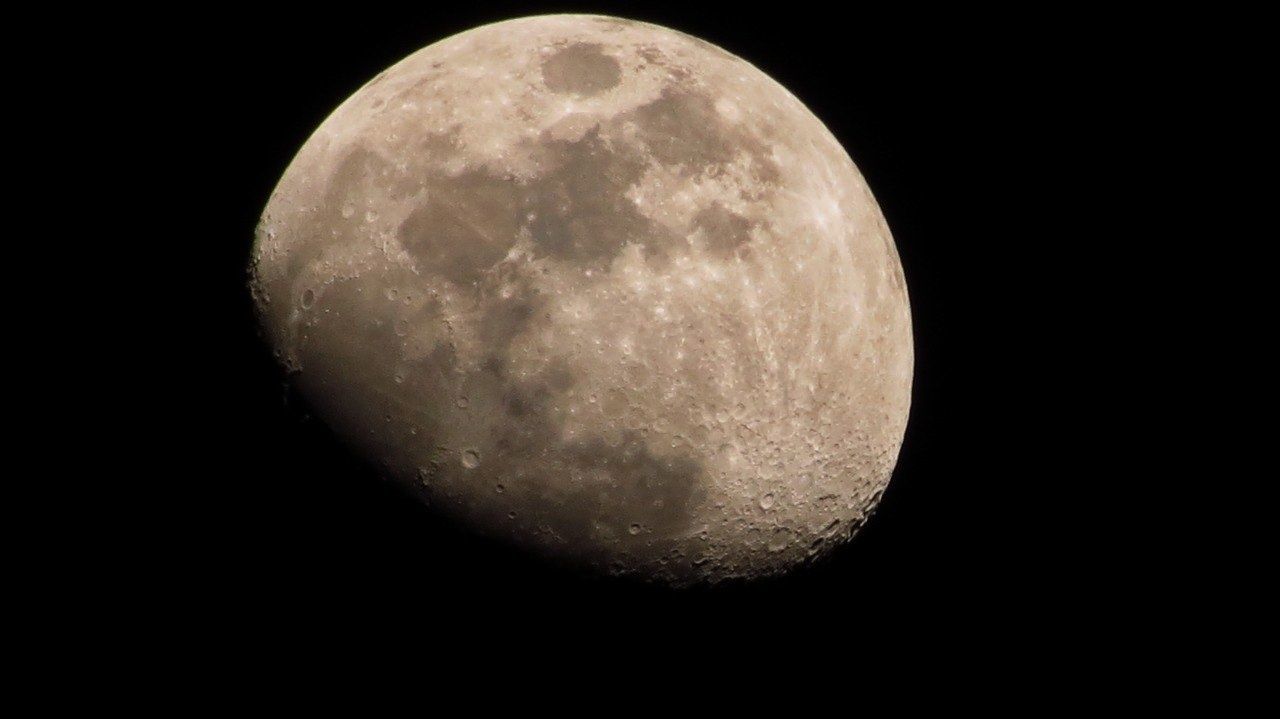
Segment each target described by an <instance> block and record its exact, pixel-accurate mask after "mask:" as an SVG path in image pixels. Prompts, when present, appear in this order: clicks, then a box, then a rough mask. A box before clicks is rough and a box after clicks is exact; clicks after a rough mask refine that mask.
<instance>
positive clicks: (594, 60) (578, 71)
mask: <svg viewBox="0 0 1280 719" xmlns="http://www.w3.org/2000/svg"><path fill="white" fill-rule="evenodd" d="M621 78H622V66H621V65H619V64H618V61H617V60H615V59H613V58H611V57H609V56H608V55H606V54H604V49H603V48H602V47H601V46H600V45H598V44H595V43H585V42H579V43H574V44H572V45H570V46H568V47H566V48H564V49H563V50H560V51H558V52H556V53H555V54H554V55H552V56H551V57H549V58H547V59H546V60H543V61H542V81H543V82H544V83H545V84H546V86H547V89H548V90H550V91H552V92H559V93H572V94H575V95H586V96H590V95H598V94H600V93H602V92H604V91H605V90H608V89H609V88H611V87H616V86H617V84H618V81H619V80H620V79H621Z"/></svg>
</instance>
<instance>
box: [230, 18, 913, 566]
mask: <svg viewBox="0 0 1280 719" xmlns="http://www.w3.org/2000/svg"><path fill="white" fill-rule="evenodd" d="M250 277H251V279H250V283H249V284H250V289H251V291H252V293H253V295H254V299H255V303H256V307H257V309H258V313H259V317H260V321H261V324H262V327H263V330H264V334H265V336H266V338H267V340H268V341H269V342H270V344H271V345H272V346H273V348H274V349H275V352H276V355H277V356H278V357H279V359H280V361H281V363H282V364H283V366H284V367H285V369H286V371H287V374H288V376H289V381H290V382H291V383H292V384H293V385H294V386H295V387H296V389H297V391H298V392H299V393H300V395H301V396H302V397H304V398H305V400H306V401H307V403H308V404H309V405H310V407H311V408H312V410H313V412H314V414H315V415H316V416H318V417H319V418H321V419H322V420H323V421H324V422H325V423H327V424H328V425H329V426H330V427H331V428H332V429H333V430H334V431H335V432H336V433H337V434H338V435H339V436H340V437H342V438H344V439H345V440H347V441H348V442H349V443H350V444H351V446H352V447H354V448H355V449H356V450H357V451H358V452H359V453H360V454H361V455H362V456H363V457H365V458H366V459H367V460H369V461H370V462H372V463H374V464H376V465H377V466H378V467H380V469H381V471H383V472H384V473H385V474H386V475H387V476H389V477H391V478H394V479H395V480H396V481H398V482H400V483H402V484H403V485H405V486H406V487H408V488H410V489H411V490H412V491H413V492H414V493H416V494H417V495H418V496H419V497H420V498H421V499H422V500H423V501H424V502H426V503H427V504H429V505H430V506H431V507H432V508H434V509H435V510H436V511H438V512H440V513H441V515H443V516H445V517H448V518H450V519H451V520H453V521H457V522H459V523H461V524H462V525H464V526H466V527H469V528H470V529H472V530H474V531H476V532H479V533H482V534H484V535H487V536H490V537H495V538H499V539H502V540H505V541H507V542H509V543H510V544H512V545H514V546H515V547H517V548H520V549H524V550H530V551H533V552H535V553H537V554H539V555H542V556H544V557H547V558H549V559H551V560H554V561H561V562H567V563H569V564H571V565H573V566H578V567H584V568H589V569H590V570H591V571H594V572H599V573H603V574H611V575H627V576H631V577H635V578H639V579H641V580H646V581H652V582H657V583H662V584H669V585H676V586H684V585H691V584H704V583H717V582H721V581H724V580H729V579H754V578H758V577H764V576H770V575H776V574H780V573H784V572H787V571H789V570H791V569H793V568H795V567H797V566H799V565H802V564H805V563H806V562H809V561H811V560H813V559H814V558H816V557H820V556H822V555H824V554H827V553H829V552H830V551H831V550H832V549H834V548H835V547H837V546H839V545H840V544H841V543H843V542H845V541H847V540H848V539H849V538H850V537H851V536H853V535H854V534H855V533H856V532H857V531H858V529H859V528H860V527H862V526H863V524H864V523H865V522H866V521H867V519H868V517H869V516H870V514H871V513H872V511H873V510H874V508H875V506H876V504H877V503H878V502H879V499H880V497H881V494H882V492H883V490H884V489H885V486H886V485H887V484H888V482H889V479H890V476H891V474H892V471H893V467H894V464H895V462H896V461H897V456H898V451H899V449H900V447H901V444H902V439H903V433H904V431H905V427H906V422H907V416H908V410H909V406H910V401H911V379H912V362H913V349H912V339H911V316H910V309H909V304H908V298H907V290H906V284H905V281H904V278H903V273H902V266H901V263H900V261H899V258H898V254H897V249H896V248H895V246H894V242H893V238H892V235H891V234H890V231H889V228H888V226H887V225H886V223H885V219H884V216H883V215H882V213H881V211H880V209H879V207H878V205H877V203H876V201H875V199H874V198H873V196H872V194H871V191H870V190H869V189H868V187H867V184H866V182H865V181H864V180H863V178H862V176H861V174H860V173H859V172H858V170H857V168H856V167H855V166H854V163H853V161H852V160H851V159H850V157H849V155H848V154H847V153H846V152H845V151H844V149H843V148H842V147H841V146H840V143H839V142H838V141H837V140H836V139H835V137H834V136H832V134H831V133H830V132H829V131H828V130H827V128H826V127H825V126H824V125H823V124H822V122H821V121H819V120H818V119H817V118H816V117H815V116H814V115H813V114H812V113H811V112H809V110H808V109H806V108H805V106H804V105H803V104H802V103H801V102H800V101H799V100H797V99H796V98H795V97H794V96H793V95H792V94H791V93H789V92H788V91H787V90H786V89H784V88H783V87H782V86H781V85H779V84H778V83H777V82H775V81H773V80H772V79H770V78H769V77H768V76H767V75H765V74H764V73H762V72H761V71H760V70H758V69H756V68H755V67H753V66H752V65H750V64H749V63H748V62H746V61H744V60H742V59H740V58H738V57H736V56H734V55H731V54H729V53H728V52H726V51H724V50H721V49H720V48H717V47H715V46H713V45H710V44H708V43H706V42H703V41H701V40H698V39H696V38H693V37H690V36H688V35H685V34H682V33H679V32H676V31H674V30H670V29H667V28H663V27H658V26H655V25H650V24H645V23H640V22H633V21H629V20H623V19H618V18H612V17H601V16H588V15H550V16H539V17H529V18H522V19H517V20H510V21H506V22H501V23H497V24H493V25H487V26H483V27H479V28H476V29H473V30H470V31H467V32H463V33H461V34H458V35H455V36H453V37H450V38H447V39H445V40H442V41H440V42H437V43H435V44H433V45H430V46H428V47H426V48H424V49H422V50H419V51H418V52H415V53H414V54H412V55H410V56H409V57H407V58H405V59H404V60H403V61H401V62H399V63H398V64H396V65H394V66H393V67H391V68H390V69H388V70H386V71H385V72H383V73H382V74H380V75H378V76H377V77H375V78H373V79H372V80H371V81H370V82H369V83H368V84H366V85H364V86H363V87H362V88H360V89H359V90H358V91H356V93H355V94H353V95H352V96H351V97H350V98H348V99H347V100H346V101H345V102H343V103H342V104H341V105H340V106H339V107H338V108H337V109H336V110H335V111H334V112H333V114H332V115H330V116H329V117H328V118H327V119H326V120H325V121H324V123H323V124H321V125H320V127H319V128H318V129H317V130H316V131H315V133H314V134H313V135H312V136H311V137H310V139H308V140H307V142H306V143H305V144H304V145H303V147H302V148H301V150H299V152H298V154H297V156H296V157H295V158H294V159H293V161H292V163H291V164H290V165H289V167H288V169H287V170H286V171H285V173H284V176H283V177H282V178H281V179H280V182H279V185H278V186H277V187H276V188H275V191H274V192H273V194H272V195H271V197H270V200H269V202H268V203H267V206H266V209H265V212H264V213H263V215H262V219H261V222H260V223H259V226H258V229H257V233H256V237H255V243H254V248H253V252H252V257H251V262H250Z"/></svg>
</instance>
